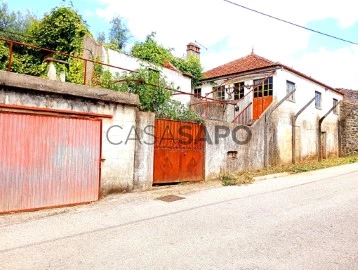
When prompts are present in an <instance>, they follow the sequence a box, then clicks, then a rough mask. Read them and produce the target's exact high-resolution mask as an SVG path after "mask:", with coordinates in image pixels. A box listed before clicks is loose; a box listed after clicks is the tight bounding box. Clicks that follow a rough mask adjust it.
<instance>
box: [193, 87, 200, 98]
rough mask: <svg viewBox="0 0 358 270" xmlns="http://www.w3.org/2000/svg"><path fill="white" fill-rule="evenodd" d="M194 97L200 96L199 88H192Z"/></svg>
mask: <svg viewBox="0 0 358 270" xmlns="http://www.w3.org/2000/svg"><path fill="white" fill-rule="evenodd" d="M194 97H196V98H200V97H201V88H195V89H194Z"/></svg>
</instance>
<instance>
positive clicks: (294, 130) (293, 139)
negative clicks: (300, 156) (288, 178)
mask: <svg viewBox="0 0 358 270" xmlns="http://www.w3.org/2000/svg"><path fill="white" fill-rule="evenodd" d="M315 99H316V98H315V97H313V98H312V99H311V100H310V101H309V102H308V103H307V104H306V105H305V106H303V107H302V109H301V110H299V111H298V113H296V114H295V115H294V116H293V117H292V163H293V164H296V120H297V118H298V116H299V115H300V114H301V113H302V112H303V111H304V110H306V109H307V107H308V106H309V105H310V104H311V103H312V102H313V101H314V100H315Z"/></svg>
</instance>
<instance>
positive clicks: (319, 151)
mask: <svg viewBox="0 0 358 270" xmlns="http://www.w3.org/2000/svg"><path fill="white" fill-rule="evenodd" d="M341 102H342V100H340V101H339V102H337V104H336V105H334V106H333V107H332V108H331V109H330V110H329V111H328V112H327V113H326V114H325V115H324V116H322V117H321V118H320V119H319V121H318V161H322V147H321V144H322V138H321V133H322V122H323V120H324V119H325V118H326V117H327V116H328V115H329V114H330V113H331V112H332V111H333V110H334V109H335V108H336V107H337V106H338V105H339V104H340V103H341Z"/></svg>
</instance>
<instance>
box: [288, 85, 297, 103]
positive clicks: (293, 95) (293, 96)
mask: <svg viewBox="0 0 358 270" xmlns="http://www.w3.org/2000/svg"><path fill="white" fill-rule="evenodd" d="M289 86H291V87H292V86H293V88H292V89H290V88H289ZM293 89H296V84H295V83H294V82H292V81H289V80H286V95H287V94H288V93H289V92H291V91H292V90H293ZM287 100H288V101H291V102H296V95H295V93H293V94H292V95H290V96H289V97H288V99H287Z"/></svg>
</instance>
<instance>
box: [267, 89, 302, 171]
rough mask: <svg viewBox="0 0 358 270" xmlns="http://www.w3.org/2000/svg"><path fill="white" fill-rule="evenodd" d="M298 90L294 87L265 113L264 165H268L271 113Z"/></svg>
mask: <svg viewBox="0 0 358 270" xmlns="http://www.w3.org/2000/svg"><path fill="white" fill-rule="evenodd" d="M295 92H296V89H293V90H292V91H291V92H289V93H288V94H287V95H286V96H285V97H284V98H283V99H281V100H280V101H279V102H278V103H276V104H275V105H274V106H273V107H272V108H271V109H269V110H268V111H267V113H265V126H264V166H265V168H267V167H268V138H267V137H268V136H267V129H268V125H269V123H270V118H271V114H272V113H273V112H274V111H275V110H276V109H277V108H278V107H279V106H281V104H282V103H284V102H285V101H286V100H287V99H288V98H289V97H290V96H291V95H292V94H293V93H295Z"/></svg>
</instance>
